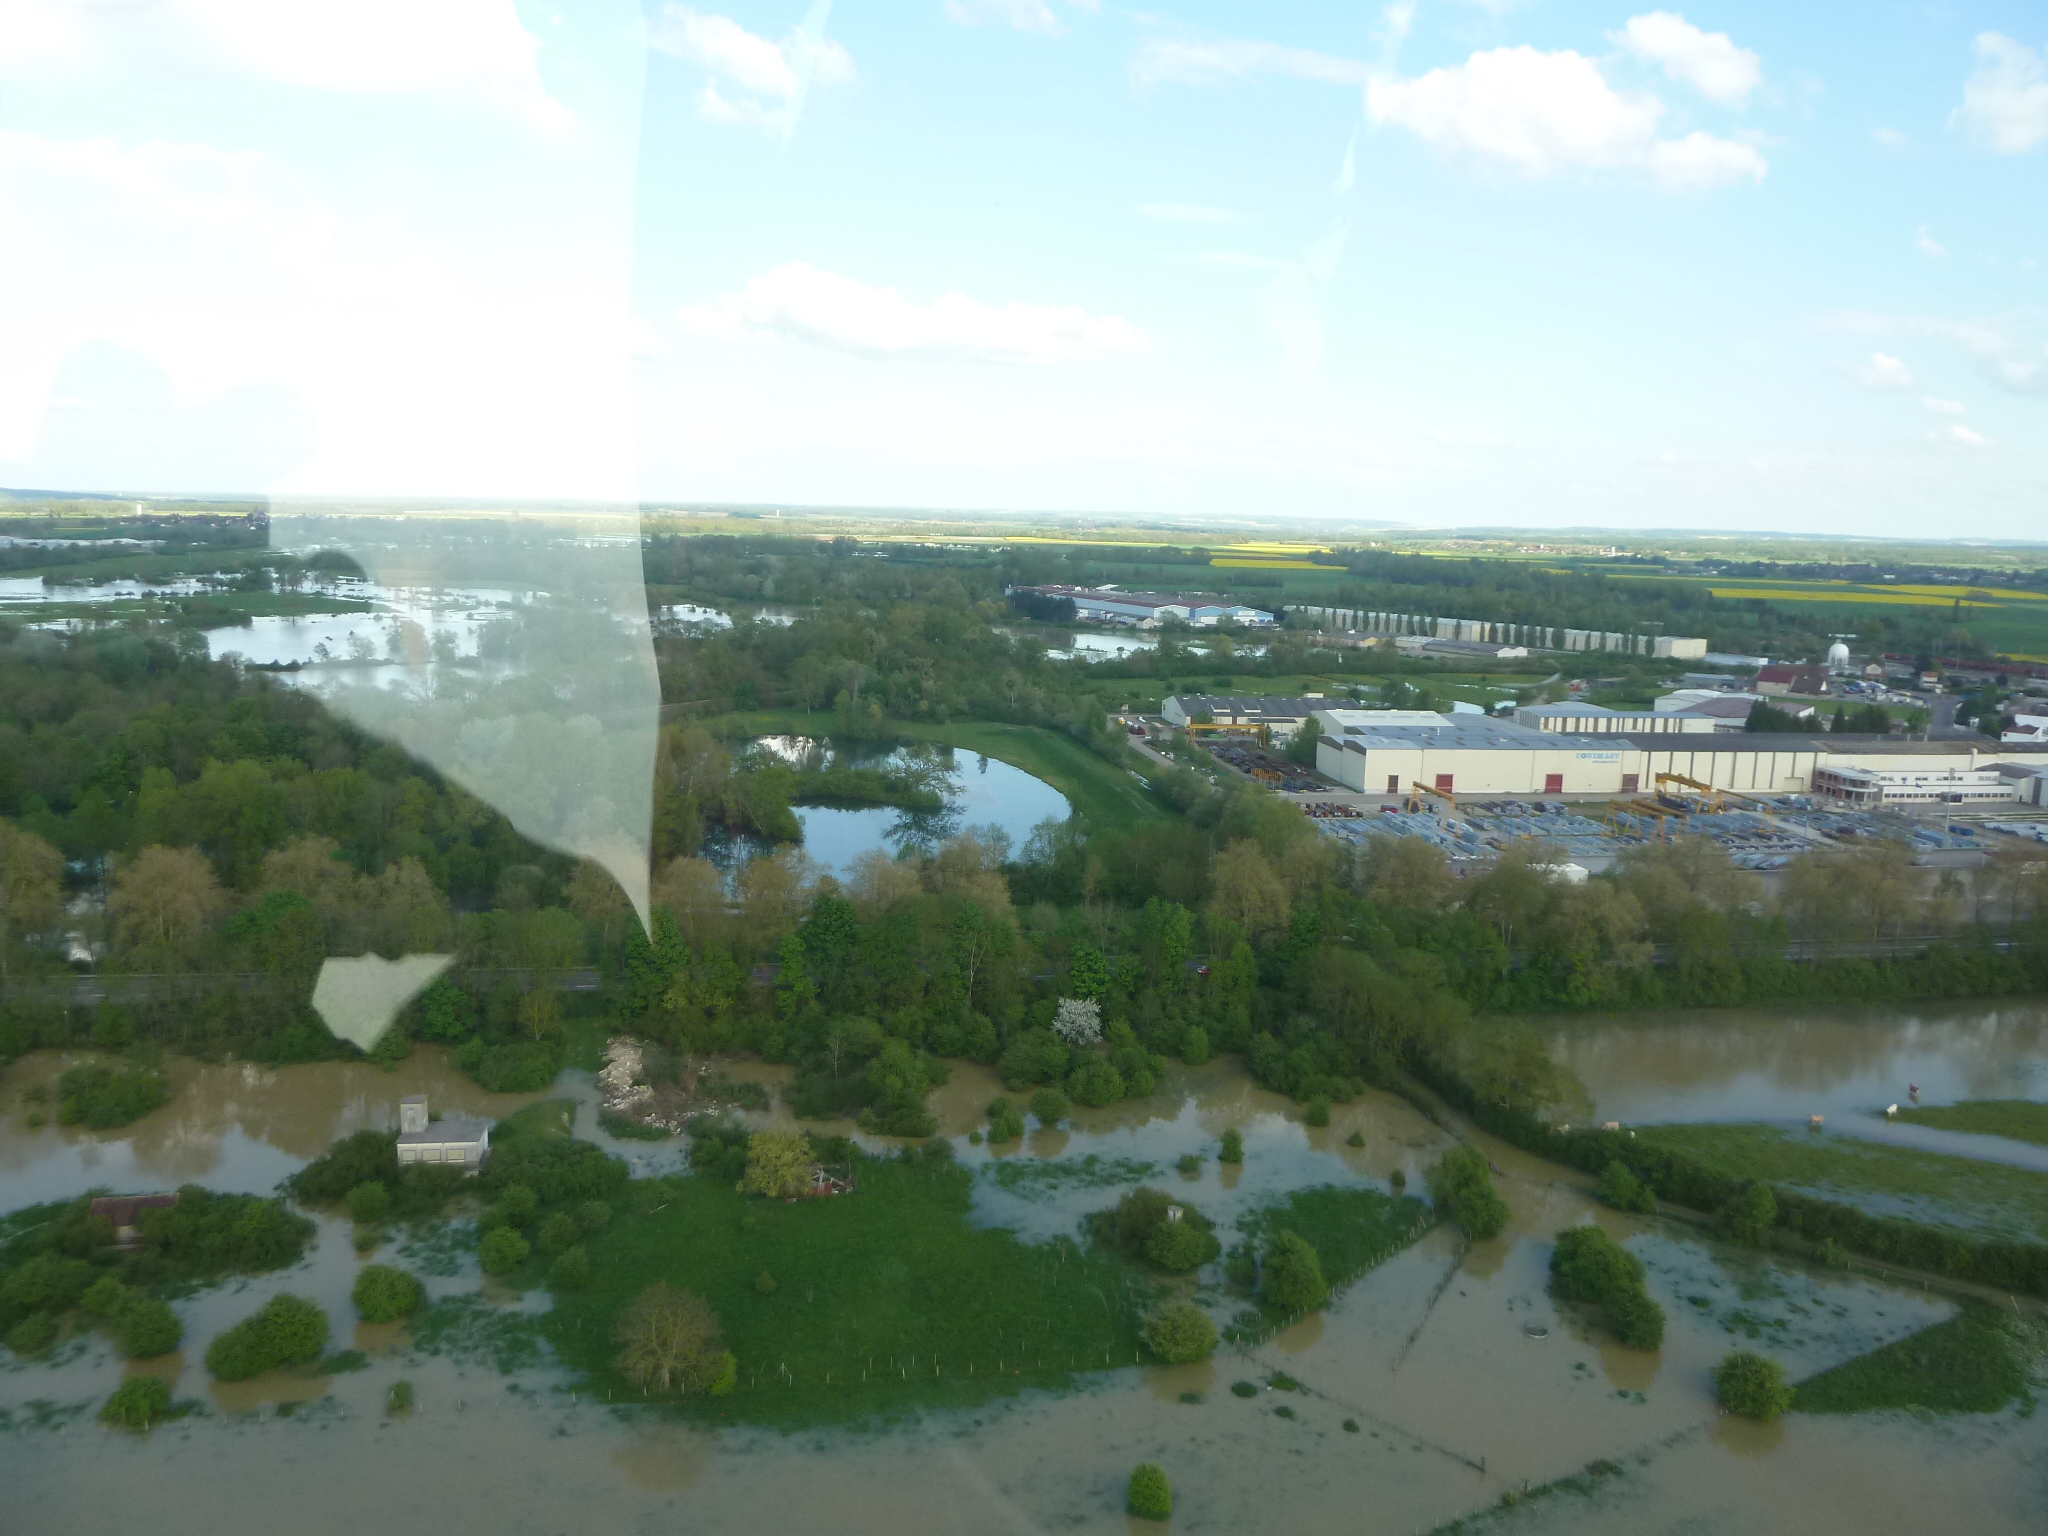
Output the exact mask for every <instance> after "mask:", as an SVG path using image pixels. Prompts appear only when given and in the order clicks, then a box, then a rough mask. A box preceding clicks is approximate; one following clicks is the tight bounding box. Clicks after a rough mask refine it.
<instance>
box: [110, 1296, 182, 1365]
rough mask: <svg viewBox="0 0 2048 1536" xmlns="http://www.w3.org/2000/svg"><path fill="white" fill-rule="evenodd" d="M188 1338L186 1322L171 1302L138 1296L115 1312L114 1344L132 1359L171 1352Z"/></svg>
mask: <svg viewBox="0 0 2048 1536" xmlns="http://www.w3.org/2000/svg"><path fill="white" fill-rule="evenodd" d="M184 1341H185V1325H184V1324H183V1323H181V1322H179V1321H178V1314H177V1313H175V1312H173V1311H172V1310H171V1309H170V1305H169V1303H167V1302H162V1301H159V1300H157V1299H156V1297H154V1296H136V1297H133V1298H132V1299H131V1300H130V1301H129V1302H128V1304H127V1305H126V1306H125V1307H123V1308H122V1309H121V1310H120V1311H119V1312H117V1313H115V1314H114V1345H115V1347H116V1348H117V1349H119V1350H120V1351H121V1353H122V1354H124V1355H126V1356H127V1357H128V1358H129V1359H130V1360H153V1359H155V1358H156V1357H157V1356H158V1355H168V1354H169V1353H170V1352H171V1351H172V1350H174V1349H176V1348H177V1347H178V1346H179V1345H180V1344H182V1343H184Z"/></svg>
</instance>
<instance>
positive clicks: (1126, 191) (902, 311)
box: [0, 0, 2048, 538]
mask: <svg viewBox="0 0 2048 1536" xmlns="http://www.w3.org/2000/svg"><path fill="white" fill-rule="evenodd" d="M2043 263H2048V13H2044V12H2043V11H2042V10H2041V9H2040V7H2039V6H2038V5H2023V4H1964V5H1947V6H1941V5H1934V6H1930V5H1892V4H1873V5H1868V6H1863V7H1857V8H1856V9H1855V11H1854V13H1853V17H1852V16H1851V15H1849V14H1848V13H1844V12H1842V11H1841V10H1840V9H1839V8H1836V7H1783V6H1763V5H1756V4H1714V5H1711V6H1705V7H1701V6H1683V7H1676V8H1673V9H1668V10H1663V9H1652V8H1649V7H1647V6H1643V5H1637V6H1630V5H1628V4H1583V3H1564V0H1530V3H1520V4H1516V3H1507V0H1490V3H1473V0H1437V3H1431V0H1419V3H1416V4H1413V5H1395V6H1384V5H1380V6H1372V5H1368V6H1357V5H1310V4H1301V5H1292V6H1284V7H1275V6H1244V5H1238V6H1228V5H1222V4H1184V5H1177V6H1175V7H1174V8H1173V9H1171V10H1170V11H1146V12H1137V11H1130V10H1125V9H1122V8H1119V7H1117V6H1115V5H1114V4H1110V3H1108V0H1095V3H1089V0H930V3H925V0H908V3H902V0H899V3H892V4H889V5H877V4H872V3H863V0H838V3H836V4H823V3H818V4H811V5H808V6H806V5H804V4H801V3H783V0H775V3H766V0H744V3H742V0H723V3H720V0H712V3H709V4H706V5H702V6H686V5H681V4H655V5H650V6H647V7H644V8H643V7H640V6H636V5H633V4H628V3H624V0H590V3H585V4H580V5H577V6H575V7H570V8H562V9H559V10H557V9H554V8H551V7H548V6H544V5H537V4H524V3H520V4H515V3H513V0H354V3H351V4H347V5H343V4H340V3H338V0H300V3H299V4H296V5H290V6H280V5H276V4H273V3H267V0H159V3H156V4H140V5H132V4H131V5H123V6H118V7H116V6H112V5H109V4H105V3H98V4H80V3H74V0H6V4H4V5H0V336H4V337H5V338H6V339H7V344H6V345H5V346H0V483H5V484H15V485H37V486H43V485H66V486H77V487H81V488H88V487H89V488H100V489H154V490H165V491H178V490H226V491H268V492H271V493H273V494H277V495H281V496H289V495H291V494H294V493H320V494H374V495H392V496H408V495H416V496H422V497H424V496H436V497H447V496H456V497H460V496H472V495H473V496H478V497H485V496H490V497H506V496H550V497H579V498H584V497H587V498H604V497H617V498H620V499H626V498H630V497H632V496H635V495H640V496H645V497H649V498H657V499H668V500H675V499H699V500H708V501H735V502H765V503H779V504H784V505H798V504H827V505H840V506H847V505H864V506H897V507H917V506H933V507H944V508H953V509H971V508H1002V509H1019V510H1033V509H1038V510H1047V511H1074V512H1090V513H1109V514H1116V513H1128V514H1138V515H1151V514H1163V515H1171V516H1185V517H1214V518H1229V517H1235V516H1240V515H1246V514H1258V515H1262V516H1298V517H1300V518H1302V519H1304V520H1309V519H1313V520H1317V521H1320V522H1326V523H1329V524H1331V525H1332V526H1334V527H1337V528H1343V527H1346V526H1355V525H1360V524H1364V523H1369V522H1383V523H1402V524H1415V525H1424V526H1443V525H1453V524H1466V525H1470V524H1479V523H1485V524H1521V525H1528V526H1546V525H1548V526H1557V525H1595V526H1609V527H1617V528H1629V529H1644V528H1665V527H1670V528H1686V527H1691V528H1745V529H1780V530H1785V531H1821V532H1825V531H1837V532H1853V533H1883V534H1895V535H1910V536H1927V535H1942V536H1956V537H1968V536H1977V537H2021V538H2028V537H2036V538H2038V537H2048V270H2044V267H2043Z"/></svg>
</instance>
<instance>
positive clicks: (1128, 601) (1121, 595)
mask: <svg viewBox="0 0 2048 1536" xmlns="http://www.w3.org/2000/svg"><path fill="white" fill-rule="evenodd" d="M1009 590H1010V591H1011V592H1035V593H1037V594H1039V595H1040V596H1042V597H1064V598H1067V599H1068V600H1069V601H1071V602H1072V603H1073V605H1074V616H1075V617H1076V618H1079V619H1084V620H1086V621H1087V622H1088V623H1091V624H1121V625H1131V626H1135V627H1136V628H1139V629H1155V628H1157V627H1158V626H1159V624H1160V623H1161V622H1163V621H1165V620H1167V619H1178V620H1179V621H1180V622H1181V623H1183V624H1189V625H1192V626H1193V627H1195V628H1196V629H1213V628H1215V626H1217V625H1218V624H1225V623H1229V624H1245V625H1249V626H1251V627H1253V628H1262V627H1266V626H1270V625H1272V624H1274V623H1276V622H1278V621H1277V620H1276V619H1275V618H1274V617H1273V615H1272V614H1270V613H1268V612H1266V610H1265V609H1263V608H1251V607H1247V606H1246V605H1245V604H1243V603H1233V602H1229V601H1227V600H1225V599H1223V598H1218V597H1212V596H1208V595H1206V594H1201V593H1197V594H1193V595H1190V594H1187V593H1173V592H1125V591H1123V590H1122V589H1120V588H1117V587H1066V586H1048V587H1011V588H1010V589H1009Z"/></svg>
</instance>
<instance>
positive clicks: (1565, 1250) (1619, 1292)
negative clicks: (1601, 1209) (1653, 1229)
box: [1550, 1226, 1664, 1349]
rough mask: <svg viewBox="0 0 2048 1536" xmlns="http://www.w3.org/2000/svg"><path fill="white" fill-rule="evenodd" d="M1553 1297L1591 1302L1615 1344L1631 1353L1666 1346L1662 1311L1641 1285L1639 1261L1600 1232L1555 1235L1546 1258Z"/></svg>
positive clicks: (1594, 1229) (1577, 1229) (1591, 1229)
mask: <svg viewBox="0 0 2048 1536" xmlns="http://www.w3.org/2000/svg"><path fill="white" fill-rule="evenodd" d="M1550 1289H1551V1294H1553V1295H1555V1296H1559V1297H1562V1298H1564V1299H1565V1300H1568V1301H1585V1302H1592V1303H1594V1304H1596V1305H1597V1306H1599V1308H1600V1309H1601V1316H1602V1319H1603V1320H1604V1321H1605V1322H1606V1324H1607V1326H1608V1328H1609V1329H1611V1330H1612V1331H1613V1333H1614V1335H1615V1337H1616V1338H1618V1339H1620V1340H1621V1342H1622V1343H1624V1344H1626V1345H1628V1346H1630V1347H1631V1348H1633V1349H1658V1348H1661V1347H1662V1346H1663V1343H1664V1309H1663V1308H1662V1307H1660V1306H1658V1305H1657V1303H1656V1301H1655V1300H1654V1299H1653V1298H1652V1297H1651V1295H1650V1293H1649V1290H1648V1289H1647V1288H1646V1287H1645V1285H1644V1275H1643V1261H1642V1260H1641V1259H1638V1258H1637V1257H1636V1256H1635V1255H1634V1254H1632V1253H1630V1252H1629V1251H1628V1250H1627V1249H1626V1248H1624V1247H1622V1246H1621V1244H1619V1243H1617V1242H1616V1241H1615V1240H1614V1239H1613V1238H1611V1237H1609V1236H1608V1235H1607V1234H1606V1233H1605V1232H1603V1231H1601V1230H1600V1228H1598V1227H1591V1226H1587V1227H1572V1228H1570V1229H1568V1230H1566V1231H1564V1232H1560V1233H1558V1235H1557V1247H1556V1248H1555V1249H1553V1250H1552V1251H1551V1255H1550Z"/></svg>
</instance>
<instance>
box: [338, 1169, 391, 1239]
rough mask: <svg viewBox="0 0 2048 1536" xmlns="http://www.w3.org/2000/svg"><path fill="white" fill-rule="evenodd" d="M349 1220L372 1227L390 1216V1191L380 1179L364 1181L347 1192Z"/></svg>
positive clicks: (361, 1225)
mask: <svg viewBox="0 0 2048 1536" xmlns="http://www.w3.org/2000/svg"><path fill="white" fill-rule="evenodd" d="M348 1214H349V1219H350V1220H351V1221H353V1222H355V1224H356V1225H357V1226H360V1227H374V1226H376V1225H377V1224H378V1223H379V1222H381V1221H383V1220H384V1219H385V1218H386V1217H387V1216H389V1215H390V1214H391V1191H390V1189H389V1188H388V1187H387V1186H386V1185H385V1183H384V1181H383V1180H382V1179H366V1180H364V1181H363V1182H362V1183H360V1184H358V1185H356V1186H355V1188H353V1189H351V1190H350V1191H349V1192H348Z"/></svg>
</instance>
